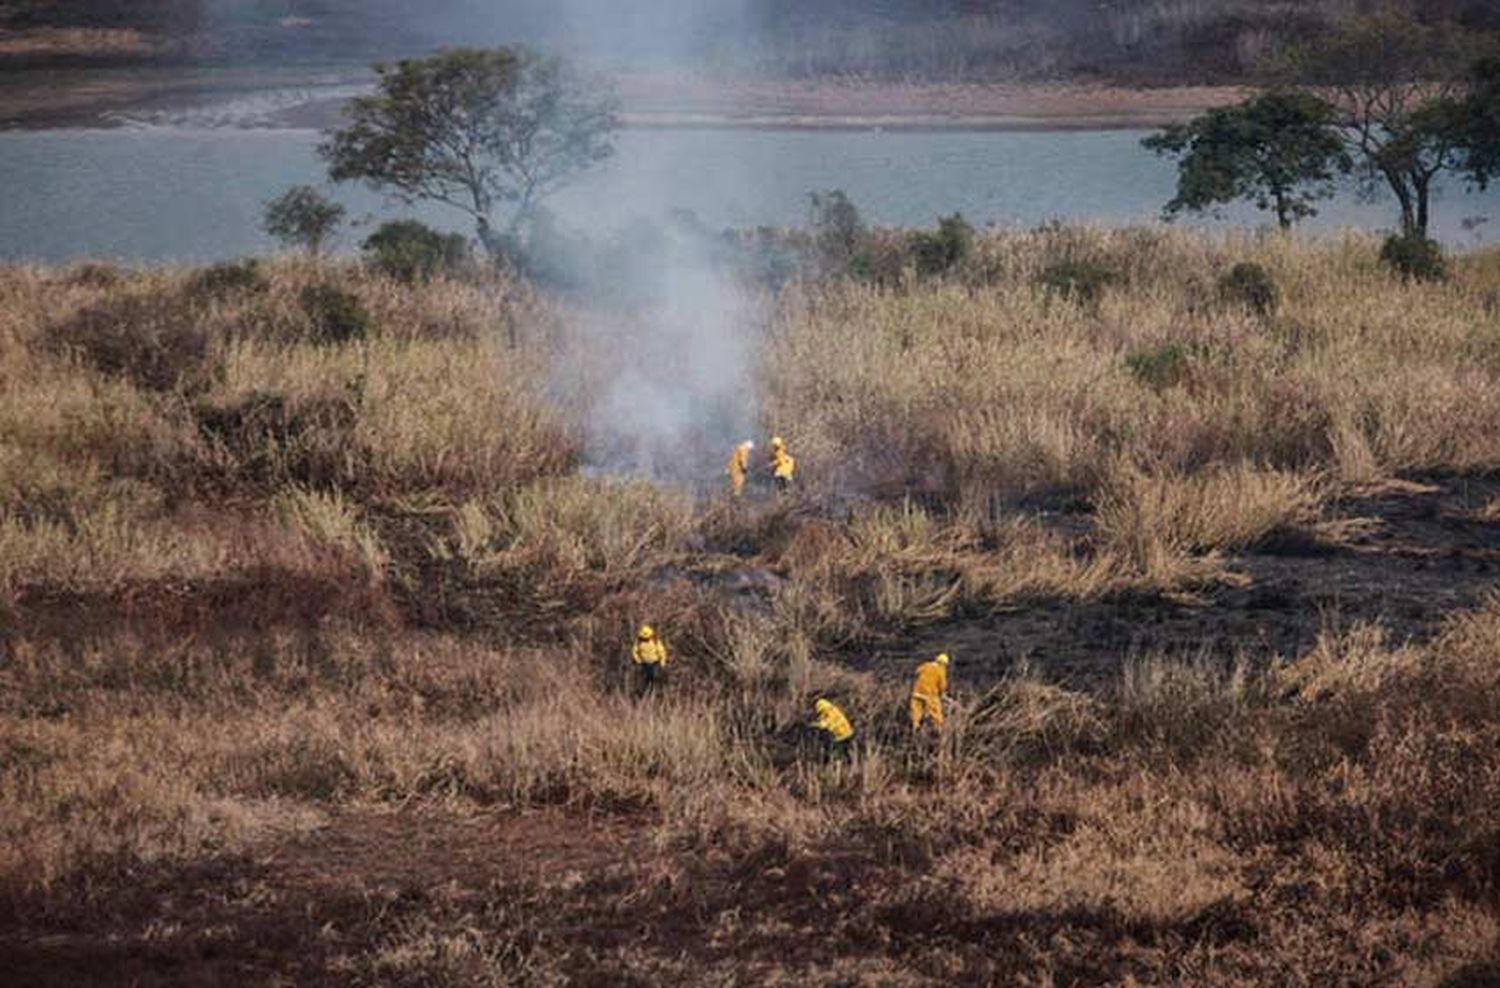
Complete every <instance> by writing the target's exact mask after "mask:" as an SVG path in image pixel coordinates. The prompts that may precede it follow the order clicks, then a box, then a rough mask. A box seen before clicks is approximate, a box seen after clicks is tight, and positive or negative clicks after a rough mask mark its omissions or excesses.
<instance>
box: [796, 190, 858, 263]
mask: <svg viewBox="0 0 1500 988" xmlns="http://www.w3.org/2000/svg"><path fill="white" fill-rule="evenodd" d="M807 204H808V214H809V216H808V219H809V223H810V225H811V227H812V234H813V242H814V244H815V245H816V247H817V252H818V258H819V260H820V261H821V262H822V265H823V267H824V269H825V270H837V269H840V268H847V267H848V266H849V262H850V259H851V258H853V257H854V254H855V251H857V250H858V249H859V246H860V244H861V243H862V242H863V241H864V239H865V223H864V219H863V218H862V217H861V216H860V215H859V208H858V207H856V206H855V205H854V202H853V201H852V200H851V199H850V198H849V196H848V195H846V194H845V193H844V190H843V189H831V190H829V191H827V192H811V193H809V194H808V197H807Z"/></svg>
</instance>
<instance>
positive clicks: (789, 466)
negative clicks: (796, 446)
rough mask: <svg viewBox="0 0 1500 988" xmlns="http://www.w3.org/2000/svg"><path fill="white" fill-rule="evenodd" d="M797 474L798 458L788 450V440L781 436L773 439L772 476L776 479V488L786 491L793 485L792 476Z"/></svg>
mask: <svg viewBox="0 0 1500 988" xmlns="http://www.w3.org/2000/svg"><path fill="white" fill-rule="evenodd" d="M796 474H797V460H796V458H795V457H794V456H792V454H791V453H788V452H787V451H786V440H785V439H782V438H781V437H780V436H775V437H773V438H772V439H771V476H772V477H773V478H775V480H776V489H777V490H778V491H781V492H782V493H786V492H787V491H788V490H790V489H791V487H792V478H793V477H794V476H796Z"/></svg>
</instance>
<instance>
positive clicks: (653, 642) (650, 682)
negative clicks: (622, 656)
mask: <svg viewBox="0 0 1500 988" xmlns="http://www.w3.org/2000/svg"><path fill="white" fill-rule="evenodd" d="M630 658H631V660H632V661H633V662H634V663H635V667H636V669H638V670H639V671H640V687H639V689H640V692H641V693H642V694H646V693H649V692H651V691H652V690H653V689H655V688H656V686H657V684H658V683H660V682H661V678H662V674H663V673H664V672H666V668H667V646H665V645H663V644H662V643H661V639H660V638H658V637H656V630H655V629H654V628H652V627H651V625H649V624H646V625H642V626H641V630H640V631H639V632H637V633H636V636H635V647H634V648H632V649H631V650H630Z"/></svg>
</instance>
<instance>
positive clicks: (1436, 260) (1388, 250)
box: [1380, 233, 1448, 281]
mask: <svg viewBox="0 0 1500 988" xmlns="http://www.w3.org/2000/svg"><path fill="white" fill-rule="evenodd" d="M1380 260H1381V261H1382V262H1384V263H1385V264H1387V265H1388V266H1389V267H1390V268H1391V269H1392V270H1393V271H1395V272H1396V273H1397V274H1400V275H1402V276H1403V277H1405V278H1408V279H1411V280H1413V281H1445V280H1447V278H1448V260H1447V258H1445V257H1443V248H1442V245H1440V244H1439V243H1438V242H1437V241H1436V240H1433V239H1431V238H1429V237H1423V236H1420V235H1418V234H1410V233H1406V234H1392V235H1391V236H1389V237H1387V238H1386V241H1385V244H1384V245H1382V246H1381V248H1380Z"/></svg>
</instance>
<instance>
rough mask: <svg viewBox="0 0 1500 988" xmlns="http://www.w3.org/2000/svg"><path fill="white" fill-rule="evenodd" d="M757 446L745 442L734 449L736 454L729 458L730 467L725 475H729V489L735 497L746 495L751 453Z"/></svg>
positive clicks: (748, 441)
mask: <svg viewBox="0 0 1500 988" xmlns="http://www.w3.org/2000/svg"><path fill="white" fill-rule="evenodd" d="M754 448H755V444H754V443H752V442H751V441H750V440H748V439H747V440H745V441H744V442H742V443H740V444H739V445H738V446H736V447H735V448H734V454H733V455H732V456H730V457H729V466H728V467H727V468H726V469H725V471H724V472H725V473H727V474H729V489H730V490H731V491H733V492H734V496H735V497H739V496H740V495H741V494H743V493H745V478H746V477H747V476H749V474H750V451H751V450H752V449H754Z"/></svg>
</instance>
